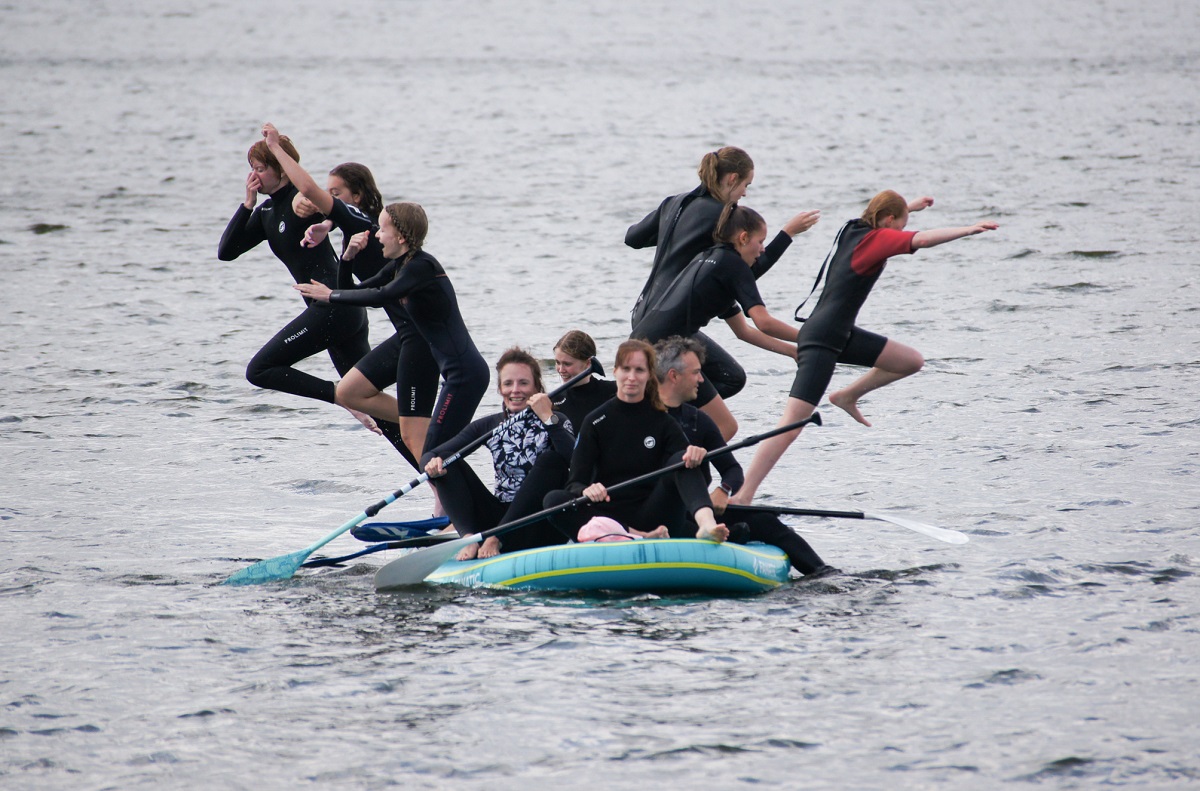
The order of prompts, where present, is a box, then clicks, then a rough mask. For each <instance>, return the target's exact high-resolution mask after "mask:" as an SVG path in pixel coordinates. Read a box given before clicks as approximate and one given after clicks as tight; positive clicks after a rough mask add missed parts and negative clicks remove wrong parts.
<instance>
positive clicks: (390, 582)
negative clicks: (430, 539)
mask: <svg viewBox="0 0 1200 791" xmlns="http://www.w3.org/2000/svg"><path fill="white" fill-rule="evenodd" d="M809 423H812V424H813V425H815V426H819V425H821V414H820V413H819V412H813V413H812V415H811V416H810V417H808V418H807V419H805V420H801V421H799V422H796V423H792V424H790V425H787V426H780V427H778V428H774V429H772V430H770V431H767V432H764V433H762V434H758V435H756V436H753V437H747V438H746V439H744V440H742V441H741V442H736V443H734V444H733V445H726V446H725V447H723V448H718V449H717V450H714V451H709V452H708V454H707V455H706V456H705V458H708V459H711V458H712V457H713V456H719V455H721V454H722V453H730V452H732V451H735V450H738V449H739V448H747V447H750V446H751V445H756V444H758V443H759V442H762V441H763V440H764V439H768V438H770V437H774V436H775V435H777V434H786V433H787V432H789V431H795V430H796V429H799V428H803V427H804V426H806V425H808V424H809ZM683 467H684V463H683V462H682V461H679V462H676V463H675V464H670V465H668V466H666V467H663V468H662V469H661V470H654V471H653V472H648V473H646V474H645V475H639V476H637V477H636V478H630V479H629V480H627V481H621V482H620V483H614V484H613V485H612V486H609V487H607V488H608V491H609V492H615V491H619V490H621V489H625V488H628V487H630V486H637V485H638V484H642V483H646V482H647V481H652V480H654V479H655V478H658V477H661V476H663V475H666V474H667V473H671V472H676V471H678V470H681V469H683ZM590 502H591V500H589V499H588V498H587V497H582V496H581V497H576V498H575V499H574V500H568V501H567V502H565V503H562V504H561V505H556V506H554V507H553V508H546V509H544V510H542V511H538V512H537V513H536V514H530V515H529V516H524V517H521V518H520V519H514V520H513V521H511V522H507V523H505V524H502V525H497V526H496V527H493V528H492V529H491V530H484V531H483V532H482V533H472V534H471V535H469V536H464V537H462V538H460V539H458V540H456V541H449V542H447V543H445V544H439V545H438V546H436V547H430V548H429V549H424V550H421V551H420V552H413V553H412V554H411V555H405V556H404V557H402V558H397V559H396V560H393V561H392V562H391V563H388V564H387V565H386V566H384V567H383V568H381V569H379V571H377V572H376V573H375V590H377V591H388V590H392V589H393V588H402V587H404V586H406V585H417V584H419V583H420V582H422V581H423V580H424V579H425V578H426V577H428V576H429V575H430V574H432V573H433V572H434V571H435V570H436V569H437V567H438V566H440V565H442V564H443V563H445V562H446V561H447V560H449V559H450V558H452V557H454V556H455V555H457V554H458V553H459V551H460V550H461V549H462V548H463V547H465V546H469V545H471V544H478V543H480V542H482V541H483V540H484V539H486V538H488V537H489V536H497V535H500V534H501V533H507V532H508V531H510V530H516V529H517V528H518V527H525V526H526V525H531V524H533V523H534V522H538V521H540V520H542V519H545V518H546V517H547V516H549V515H551V514H556V513H558V512H559V511H566V510H567V509H568V508H578V507H579V506H581V505H586V504H588V503H590Z"/></svg>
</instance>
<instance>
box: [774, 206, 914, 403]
mask: <svg viewBox="0 0 1200 791" xmlns="http://www.w3.org/2000/svg"><path fill="white" fill-rule="evenodd" d="M914 236H916V232H915V231H897V230H893V229H891V228H878V229H873V228H871V226H869V225H867V224H866V223H865V222H863V221H862V220H851V221H850V222H848V223H846V224H845V225H844V226H843V227H842V229H841V230H840V231H838V235H837V239H836V240H835V241H834V247H833V250H831V251H830V254H829V261H828V267H829V271H828V274H827V275H826V280H825V287H824V289H822V291H821V297H820V299H818V300H817V306H816V307H815V308H813V312H812V315H810V316H809V317H808V319H807V320H806V321H805V322H804V325H803V326H802V327H801V328H800V337H799V338H797V340H796V345H797V347H798V350H797V354H796V378H795V380H794V381H793V382H792V389H791V392H790V395H791V396H792V398H798V399H800V400H801V401H806V402H808V403H810V404H812V405H813V406H816V405H817V403H818V402H819V401H820V400H821V396H823V395H824V394H825V388H827V387H828V386H829V381H830V379H831V378H832V377H833V370H834V368H835V367H836V365H837V363H845V364H848V365H863V366H867V367H870V366H873V365H874V364H875V361H876V360H877V359H878V358H879V355H880V353H881V352H883V347H884V346H886V345H887V338H885V337H884V336H882V335H877V334H875V333H873V332H868V331H867V330H864V329H861V328H859V327H856V326H855V325H854V322H855V320H856V319H857V318H858V311H859V310H860V309H861V308H862V306H863V303H864V302H866V300H867V296H868V295H869V294H870V293H871V288H872V287H873V286H874V285H875V281H876V280H878V279H879V276H880V274H882V273H883V269H884V267H885V266H886V265H887V259H888V257H889V256H892V255H901V254H906V253H912V252H914V250H913V246H912V238H913V237H914Z"/></svg>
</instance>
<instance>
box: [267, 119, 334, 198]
mask: <svg viewBox="0 0 1200 791" xmlns="http://www.w3.org/2000/svg"><path fill="white" fill-rule="evenodd" d="M262 136H263V139H265V140H266V141H267V148H269V149H271V153H272V154H274V155H275V158H276V159H278V160H279V166H280V167H281V168H283V172H284V173H285V174H286V175H287V177H288V181H290V182H292V183H293V184H295V185H296V189H298V190H300V194H301V195H303V196H304V197H306V198H308V199H309V200H310V201H312V203H313V205H314V206H316V207H317V211H319V212H321V214H329V212H330V211H332V210H333V196H332V195H330V194H329V193H328V192H326V191H325V190H323V189H321V188H320V186H318V185H317V182H315V181H313V177H312V176H310V175H308V171H307V170H305V169H304V168H302V167H300V163H299V162H297V161H296V160H294V159H292V157H291V155H290V154H288V152H286V151H284V150H283V146H281V145H279V130H278V129H276V128H275V126H274V125H273V124H263V128H262Z"/></svg>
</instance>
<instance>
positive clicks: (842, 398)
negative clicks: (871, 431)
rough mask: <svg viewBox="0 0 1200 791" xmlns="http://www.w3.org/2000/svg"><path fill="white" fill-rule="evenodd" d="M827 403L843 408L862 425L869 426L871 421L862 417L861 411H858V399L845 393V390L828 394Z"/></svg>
mask: <svg viewBox="0 0 1200 791" xmlns="http://www.w3.org/2000/svg"><path fill="white" fill-rule="evenodd" d="M829 403H831V404H833V405H834V406H835V407H837V408H838V409H841V410H843V411H844V412H845V413H846V414H847V415H849V416H850V417H852V418H854V419H855V420H857V421H858V422H859V423H862V424H863V425H864V426H868V427H870V425H871V422H870V421H869V420H867V419H866V418H865V417H863V414H862V412H859V411H858V399H857V398H851V397H850V396H848V395H846V391H845V390H838V391H837V392H836V393H830V394H829Z"/></svg>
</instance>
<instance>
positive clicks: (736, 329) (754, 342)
mask: <svg viewBox="0 0 1200 791" xmlns="http://www.w3.org/2000/svg"><path fill="white" fill-rule="evenodd" d="M758 311H762V313H764V314H765V313H766V312H767V309H766V308H764V307H763V306H762V305H755V306H754V307H753V308H751V309H750V315H751V317H753V316H754V314H755V313H756V312H758ZM768 318H771V317H770V316H768ZM776 321H778V320H776ZM725 323H726V324H728V325H729V329H731V330H733V334H734V335H736V336H737V337H738V340H742V341H745V342H746V343H748V344H750V345H751V346H757V347H758V348H760V349H766V350H767V351H769V352H775V353H776V354H782V355H783V356H784V357H791V358H792V359H793V360H794V359H796V335H797V334H798V332H797V331H796V330H794V329H792V328H791V327H789V326H788V325H787V324H784V323H783V322H782V321H780V322H778V323H779V324H780V325H782V329H780V328H774V327H773V329H777V330H778V331H779V332H780V334H781V335H784V336H785V338H779V337H772V336H771V335H768V334H767V333H765V332H763V331H762V330H760V329H758V328H757V327H751V326H750V325H749V324H747V323H746V317H745V316H743V315H742V314H741V313H735V314H734V315H732V316H730V317H729V318H727V319H725ZM755 324H758V322H757V321H755ZM784 330H786V332H784ZM788 332H790V333H791V335H790V341H789V340H787V339H786V337H787V333H788Z"/></svg>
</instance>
